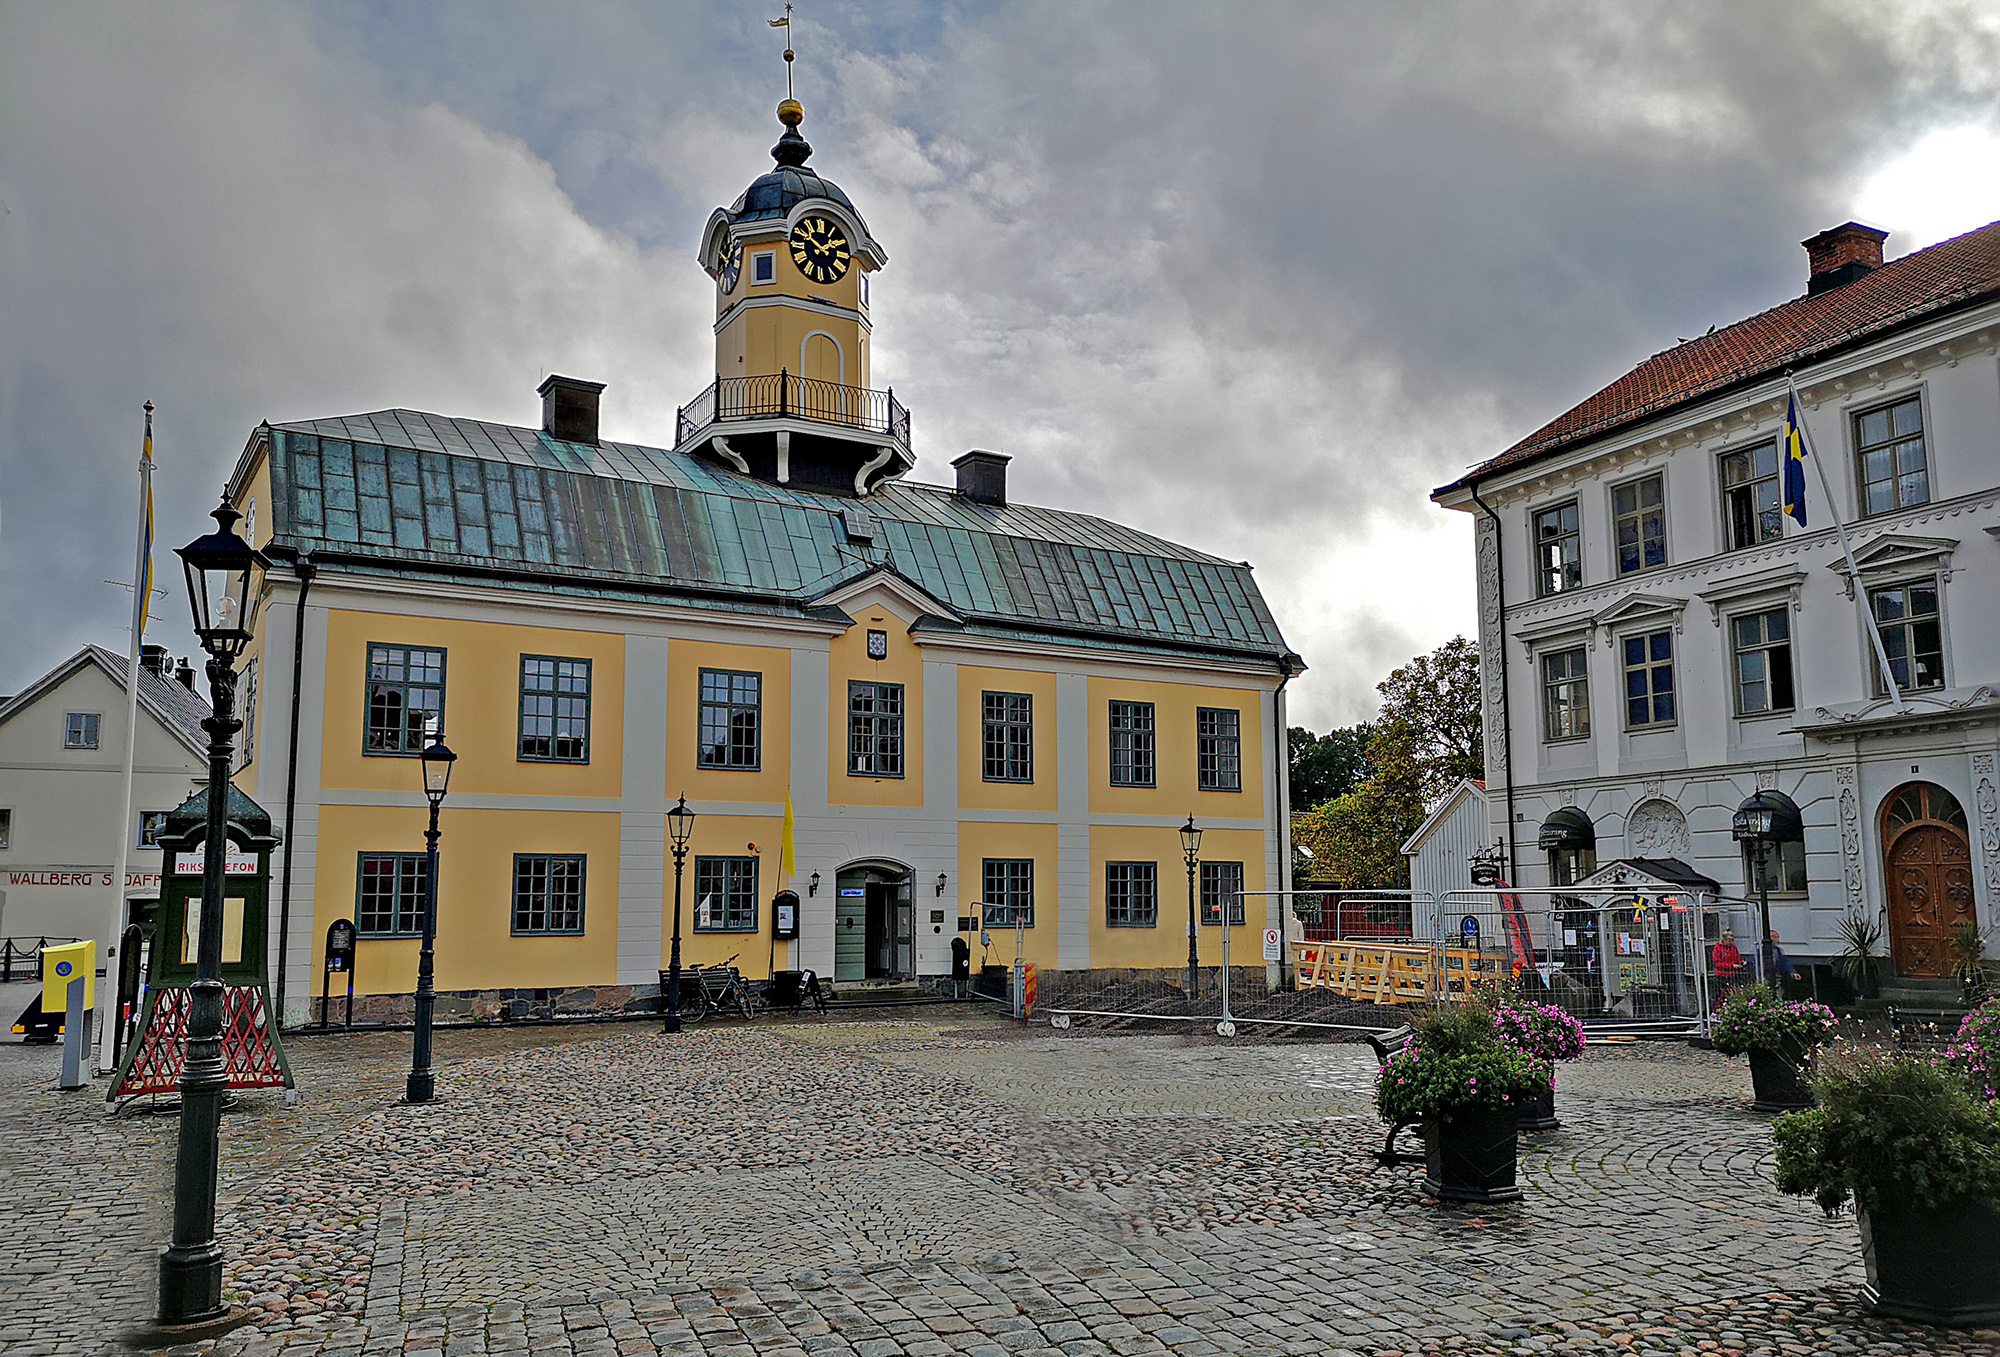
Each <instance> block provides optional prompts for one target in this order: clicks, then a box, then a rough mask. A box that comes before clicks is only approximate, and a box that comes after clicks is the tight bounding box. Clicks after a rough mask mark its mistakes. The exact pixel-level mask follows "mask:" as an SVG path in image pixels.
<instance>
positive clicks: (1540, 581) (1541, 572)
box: [1535, 500, 1583, 598]
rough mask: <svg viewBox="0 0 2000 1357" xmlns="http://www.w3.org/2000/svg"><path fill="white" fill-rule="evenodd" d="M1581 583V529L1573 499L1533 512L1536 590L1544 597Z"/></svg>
mask: <svg viewBox="0 0 2000 1357" xmlns="http://www.w3.org/2000/svg"><path fill="white" fill-rule="evenodd" d="M1582 583H1583V531H1582V529H1581V528H1580V527H1579V526H1578V523H1577V516H1576V501H1575V500H1571V501H1570V502H1569V503H1567V504H1558V505H1555V506H1553V507H1552V508H1548V509H1539V510H1537V511H1536V512H1535V592H1536V593H1537V594H1538V595H1540V596H1541V597H1543V598H1546V597H1548V596H1549V595H1550V594H1560V593H1562V592H1563V591H1564V590H1566V589H1574V588H1576V587H1578V586H1579V585H1581V584H1582Z"/></svg>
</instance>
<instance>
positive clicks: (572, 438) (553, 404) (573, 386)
mask: <svg viewBox="0 0 2000 1357" xmlns="http://www.w3.org/2000/svg"><path fill="white" fill-rule="evenodd" d="M536 392H537V394H538V395H540V396H541V398H542V432H543V433H545V434H547V435H548V436H549V437H551V438H560V439H562V440H563V442H565V443H588V444H590V445H591V446H592V447H595V446H596V445H597V398H598V397H599V396H602V395H603V394H604V383H603V382H584V381H578V380H577V379H576V378H574V377H557V376H554V375H551V376H550V377H549V379H548V380H547V381H546V382H543V383H542V384H541V386H539V387H537V388H536Z"/></svg>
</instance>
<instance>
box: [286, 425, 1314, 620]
mask: <svg viewBox="0 0 2000 1357" xmlns="http://www.w3.org/2000/svg"><path fill="white" fill-rule="evenodd" d="M273 434H274V436H273V438H272V440H271V443H272V447H271V474H272V487H273V494H274V496H275V497H276V499H277V504H276V505H275V506H274V508H275V512H276V522H275V525H274V526H275V528H276V532H277V538H278V541H279V542H280V543H281V544H284V545H288V546H292V547H296V548H298V549H300V550H305V551H312V550H326V551H346V552H349V553H352V554H356V555H360V556H370V557H375V558H378V559H379V561H380V566H379V567H378V568H380V569H383V570H401V571H404V572H430V571H438V572H449V571H451V570H454V569H465V568H468V567H471V568H487V569H490V568H494V567H499V568H503V569H510V570H513V571H522V570H526V571H528V572H531V573H533V574H534V575H536V576H538V577H539V578H538V579H537V581H536V583H535V587H538V588H545V589H548V590H551V591H556V592H567V593H574V594H584V595H590V596H596V597H607V598H612V597H626V596H633V591H635V590H636V591H638V596H657V593H658V591H659V590H661V589H665V590H667V591H668V592H676V591H678V590H687V591H689V594H688V596H687V601H689V602H692V603H693V604H694V606H699V607H704V608H722V609H725V610H734V611H747V612H754V613H760V614H766V615H770V614H779V615H783V614H785V613H792V614H797V613H798V612H800V611H801V610H803V609H806V608H809V607H810V606H811V605H812V603H813V601H814V600H815V599H816V598H818V597H819V596H820V595H822V594H824V593H826V592H827V591H828V590H829V589H831V588H833V587H835V586H836V585H838V584H840V583H841V582H843V581H845V580H849V579H852V578H855V577H857V576H859V575H862V574H865V573H866V572H867V571H869V570H870V569H874V568H879V567H887V568H890V569H893V570H894V571H896V572H897V573H898V574H900V575H902V576H903V577H905V578H906V579H908V580H910V581H911V582H912V583H913V584H915V585H917V586H918V587H919V588H921V589H923V590H924V591H925V592H927V593H929V594H930V595H932V596H933V597H935V598H936V599H938V600H939V601H940V602H941V603H943V604H944V605H946V606H947V607H949V608H950V609H952V610H953V611H954V612H955V613H957V614H958V615H959V616H960V617H961V618H963V619H965V621H966V622H968V623H970V624H973V625H974V627H975V628H977V629H980V630H984V631H986V632H987V633H989V634H995V635H999V634H1008V635H1012V634H1015V633H1017V632H1018V633H1019V634H1021V635H1024V636H1025V635H1029V634H1031V633H1032V632H1033V629H1034V628H1035V627H1036V626H1037V625H1042V626H1047V627H1052V628H1055V629H1058V630H1059V631H1061V632H1062V633H1064V634H1065V635H1071V636H1074V635H1076V634H1078V633H1101V634H1103V636H1104V638H1105V642H1106V643H1107V644H1111V645H1114V646H1116V647H1119V648H1128V647H1132V646H1138V647H1140V648H1141V649H1144V648H1147V647H1152V648H1156V649H1157V648H1166V649H1175V650H1180V649H1185V648H1186V647H1188V646H1190V645H1193V646H1196V647H1198V648H1209V649H1220V650H1224V651H1234V652H1239V653H1246V654H1253V655H1257V656H1262V657H1269V658H1272V659H1275V658H1277V657H1279V656H1281V655H1284V654H1286V653H1287V652H1288V647H1287V646H1286V645H1285V642H1284V638H1283V636H1281V635H1280V634H1279V631H1278V628H1277V625H1276V623H1275V622H1274V621H1273V620H1272V617H1271V613H1270V610H1269V609H1268V608H1267V607H1266V606H1265V605H1264V600H1263V597H1262V596H1261V595H1260V594H1259V593H1258V591H1257V587H1256V584H1255V582H1254V580H1253V579H1252V578H1251V574H1250V570H1249V568H1248V567H1247V566H1244V565H1241V564H1238V563H1236V562H1233V561H1226V560H1222V559H1220V558H1218V557H1215V556H1210V555H1207V554H1206V553H1203V552H1199V551H1195V550H1193V549H1191V548H1188V547H1184V546H1180V545H1177V544H1175V543H1172V542H1167V541H1164V540H1162V539H1160V538H1157V537H1153V536H1150V535H1148V534H1146V533H1141V532H1137V531H1135V530H1133V529H1131V528H1127V527H1125V526H1123V525H1122V524H1118V523H1113V522H1110V521H1108V520H1106V519H1101V518H1093V517H1090V516H1089V515H1086V514H1076V513H1069V512H1066V511H1063V510H1058V509H1044V508H1037V507H1035V506H1032V505H1017V504H1010V505H1006V506H1004V507H995V506H992V505H984V504H978V503H975V502H973V501H970V500H967V499H966V498H965V497H963V496H960V495H957V494H955V493H953V492H952V491H951V490H949V489H948V488H946V487H942V486H927V485H921V484H910V483H905V482H891V483H890V484H888V485H885V486H883V487H882V488H880V489H879V490H877V491H876V492H875V493H874V494H873V495H871V496H870V497H869V499H868V501H867V508H868V511H869V513H870V514H872V515H873V516H874V518H875V520H876V537H875V540H874V541H873V542H860V541H849V540H848V538H847V533H846V526H845V524H844V522H843V520H842V516H841V509H842V508H843V507H845V506H851V505H852V503H853V501H851V500H845V499H842V498H839V497H836V496H831V495H822V494H817V493H814V492H812V491H806V490H795V489H793V488H791V487H789V486H780V485H772V484H769V483H767V482H764V481H759V480H756V479H754V478H752V477H748V476H742V475H739V474H737V473H735V472H733V471H730V470H728V469H726V468H723V467H719V466H715V465H711V464H710V463H709V462H707V461H706V460H703V459H700V458H695V457H690V456H687V455H685V454H680V453H675V452H671V451H667V450H665V449H660V448H648V447H641V446H638V445H635V444H624V443H607V444H604V445H602V446H599V447H591V446H588V445H585V444H577V443H563V442H558V441H556V440H553V439H551V438H549V437H548V436H547V435H545V434H543V433H541V432H540V431H538V430H533V429H521V428H515V427H513V426H510V425H504V424H488V423H484V422H482V421H478V420H461V419H447V418H445V417H443V416H439V415H428V414H423V413H421V412H418V411H413V410H383V411H376V412H374V413H372V414H365V415H351V416H347V417H344V418H340V419H327V420H313V421H308V422H304V423H295V424H281V425H275V426H273ZM1024 628H1025V629H1026V630H1022V629H1024Z"/></svg>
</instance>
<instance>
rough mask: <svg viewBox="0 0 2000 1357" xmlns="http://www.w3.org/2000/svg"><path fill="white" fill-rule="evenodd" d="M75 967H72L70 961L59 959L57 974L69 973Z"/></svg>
mask: <svg viewBox="0 0 2000 1357" xmlns="http://www.w3.org/2000/svg"><path fill="white" fill-rule="evenodd" d="M73 969H74V968H73V967H72V966H71V965H70V964H69V963H68V962H67V961H58V962H57V963H56V974H57V975H68V974H69V973H70V971H71V970H73Z"/></svg>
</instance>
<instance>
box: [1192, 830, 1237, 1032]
mask: <svg viewBox="0 0 2000 1357" xmlns="http://www.w3.org/2000/svg"><path fill="white" fill-rule="evenodd" d="M1181 851H1182V852H1184V853H1185V854H1186V855H1187V869H1188V974H1187V992H1188V1001H1189V1002H1190V1003H1192V1002H1193V1001H1194V997H1195V992H1196V988H1197V986H1198V985H1199V983H1200V979H1201V973H1200V970H1199V967H1200V965H1201V962H1200V960H1199V959H1198V958H1197V957H1196V955H1195V949H1194V940H1195V929H1196V923H1195V917H1194V913H1195V874H1196V873H1197V872H1198V871H1200V869H1201V830H1200V829H1199V828H1197V827H1196V825H1195V822H1194V816H1192V815H1190V816H1188V819H1187V823H1186V824H1184V825H1182V826H1181ZM1225 926H1226V925H1225Z"/></svg>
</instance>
